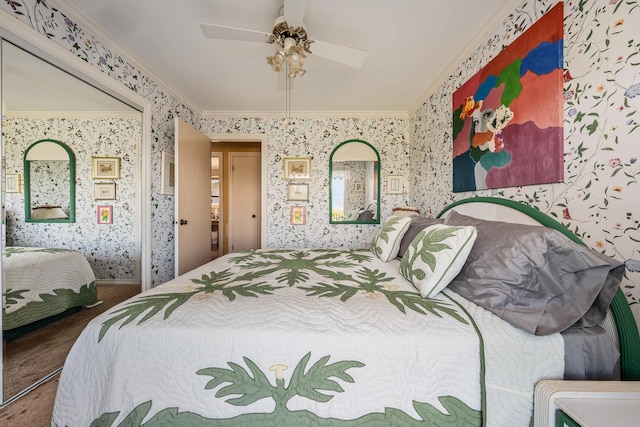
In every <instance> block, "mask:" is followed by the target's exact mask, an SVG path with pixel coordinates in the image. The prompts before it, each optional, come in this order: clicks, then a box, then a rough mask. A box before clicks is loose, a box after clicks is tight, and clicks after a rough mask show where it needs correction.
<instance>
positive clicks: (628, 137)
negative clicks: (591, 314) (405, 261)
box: [410, 0, 640, 319]
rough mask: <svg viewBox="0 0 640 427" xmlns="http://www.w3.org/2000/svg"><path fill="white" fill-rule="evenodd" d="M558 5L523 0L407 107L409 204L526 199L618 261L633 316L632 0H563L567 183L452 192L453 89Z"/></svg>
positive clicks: (638, 225) (639, 93) (639, 193)
mask: <svg viewBox="0 0 640 427" xmlns="http://www.w3.org/2000/svg"><path fill="white" fill-rule="evenodd" d="M556 3H557V1H548V0H538V1H523V2H522V3H521V5H520V6H519V7H517V8H516V9H515V10H514V11H513V13H512V14H511V15H510V16H509V18H508V19H506V20H505V21H504V22H503V23H502V25H501V26H500V27H499V28H497V29H496V30H495V31H494V32H493V34H492V35H491V36H489V37H488V38H487V39H486V40H481V41H479V47H478V49H477V50H476V51H475V52H474V53H473V54H472V55H471V56H470V57H469V58H468V59H467V60H466V61H464V62H463V63H462V64H460V66H459V67H458V68H457V69H456V70H455V72H454V73H453V74H451V75H450V76H449V77H448V78H447V79H446V80H445V81H444V82H442V84H441V85H440V86H439V87H438V88H437V89H436V90H435V91H434V93H433V94H431V95H430V96H429V98H428V99H427V100H426V101H425V102H424V104H423V105H422V106H421V107H420V108H419V109H418V110H417V111H416V112H415V113H414V114H412V116H411V118H410V122H411V124H410V127H411V129H410V139H411V142H412V146H411V153H412V155H411V166H410V170H411V177H410V192H411V195H412V200H411V201H412V203H413V204H415V205H417V206H418V207H421V208H422V210H423V211H426V212H430V213H432V214H437V213H438V212H439V211H440V210H441V209H442V208H443V207H444V206H445V205H447V204H449V203H450V202H452V201H454V200H457V199H460V198H466V197H470V196H474V195H478V196H497V197H505V198H509V199H514V200H517V201H520V202H524V203H528V204H530V205H531V206H533V207H535V208H537V209H539V210H541V211H543V212H545V213H547V214H549V215H551V216H553V217H555V218H556V219H558V220H559V221H560V222H561V223H563V224H564V225H565V226H567V227H568V228H569V229H570V230H572V231H573V232H575V233H576V234H577V235H578V236H579V237H580V238H582V239H583V240H584V241H585V243H587V244H588V245H589V246H591V247H592V248H595V249H597V250H599V251H601V252H603V253H605V254H606V255H609V256H612V257H615V258H617V259H619V260H621V261H624V262H625V265H626V273H625V278H624V279H623V283H622V288H623V290H624V292H625V294H626V296H627V299H628V301H629V303H630V304H631V308H632V310H633V311H634V314H635V316H636V319H640V304H638V301H639V298H640V288H639V285H640V209H639V208H638V206H640V205H639V204H638V200H639V199H640V167H639V164H638V154H639V153H640V151H639V150H638V147H639V146H638V138H639V137H640V129H638V128H639V122H640V114H639V112H638V108H640V33H638V30H637V29H638V28H640V5H639V4H638V2H637V1H623V0H582V1H565V2H564V15H565V17H564V77H565V78H564V166H565V174H564V176H565V178H564V182H563V183H558V184H547V185H537V186H527V187H516V188H505V189H499V190H484V191H478V192H468V193H453V192H452V133H451V96H452V94H453V92H454V91H455V90H456V89H457V88H458V87H460V86H461V85H462V84H463V83H464V82H465V81H467V79H468V78H469V77H471V76H472V75H473V74H475V73H476V72H477V71H478V70H479V69H480V68H481V67H482V66H484V65H485V64H486V63H487V62H488V61H489V60H490V59H491V58H492V57H494V56H495V55H496V54H497V53H498V52H500V50H501V49H503V48H504V46H507V45H508V44H509V43H511V42H512V41H513V40H514V39H516V38H517V37H518V36H519V35H520V34H522V33H523V32H524V31H526V29H527V28H529V27H530V26H531V24H532V23H534V22H535V21H536V20H537V19H538V18H540V17H541V16H542V15H543V14H544V13H545V12H546V11H547V10H549V9H550V8H551V7H552V6H554V5H555V4H556ZM540 155H544V153H540Z"/></svg>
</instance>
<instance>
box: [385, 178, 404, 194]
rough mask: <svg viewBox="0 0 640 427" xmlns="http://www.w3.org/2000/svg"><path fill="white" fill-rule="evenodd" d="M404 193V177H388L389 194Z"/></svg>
mask: <svg viewBox="0 0 640 427" xmlns="http://www.w3.org/2000/svg"><path fill="white" fill-rule="evenodd" d="M403 191H404V176H402V175H387V194H402V193H403Z"/></svg>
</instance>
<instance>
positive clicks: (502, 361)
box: [53, 249, 564, 427]
mask: <svg viewBox="0 0 640 427" xmlns="http://www.w3.org/2000/svg"><path fill="white" fill-rule="evenodd" d="M563 356H564V353H563V344H562V338H561V337H559V336H557V337H556V336H547V337H536V336H533V335H530V334H528V333H526V332H523V331H521V330H518V329H516V328H514V327H512V326H511V325H509V324H507V323H506V322H503V321H501V320H499V319H498V318H497V317H496V316H494V315H493V314H491V313H489V312H488V311H485V310H484V309H481V308H480V307H478V306H475V305H474V304H471V303H469V302H466V301H465V300H464V299H462V298H460V297H459V296H457V295H455V294H453V293H450V292H446V293H441V294H439V295H438V296H436V297H435V298H432V299H427V298H422V297H421V296H420V294H419V292H418V291H417V290H416V289H415V288H414V287H413V285H411V283H410V282H408V281H407V280H405V279H404V278H403V277H402V276H401V275H400V273H399V272H398V262H396V261H392V262H387V263H384V262H382V261H380V260H379V259H378V258H377V257H375V256H374V255H373V254H372V253H371V252H369V251H367V250H332V249H317V250H257V251H249V252H241V253H234V254H229V255H226V256H224V257H222V258H219V259H217V260H215V261H212V262H210V263H208V264H206V265H204V266H202V267H199V268H197V269H195V270H193V271H192V272H190V273H188V274H186V275H183V276H181V277H178V278H176V279H174V280H172V281H170V282H168V283H165V284H163V285H161V286H158V287H156V288H154V289H152V290H150V291H147V292H145V293H143V294H140V295H138V296H136V297H134V298H132V299H130V300H128V301H125V302H124V303H121V304H120V305H118V306H116V307H114V308H113V309H111V310H109V311H107V312H105V313H103V314H102V315H100V316H98V317H97V318H95V319H94V320H93V321H92V322H91V323H90V324H89V325H88V326H87V328H86V329H85V330H84V332H83V333H82V334H81V336H80V337H79V339H78V341H77V342H76V344H75V345H74V347H73V349H72V350H71V352H70V354H69V356H68V358H67V361H66V363H65V366H64V369H63V371H62V375H61V378H60V383H59V386H58V393H57V397H56V401H55V406H54V412H53V425H56V426H89V425H93V426H119V425H127V426H153V425H172V426H174V425H182V426H219V425H247V426H248V425H266V426H276V425H277V426H286V425H289V426H303V425H332V426H336V425H344V426H376V425H401V426H411V425H439V426H447V425H450V426H456V427H457V426H464V425H483V424H487V425H504V424H503V423H504V421H505V420H508V421H509V424H508V425H527V424H528V422H529V418H530V417H531V411H532V396H533V385H534V384H535V382H537V381H538V379H540V378H561V377H562V371H563V363H564V362H563Z"/></svg>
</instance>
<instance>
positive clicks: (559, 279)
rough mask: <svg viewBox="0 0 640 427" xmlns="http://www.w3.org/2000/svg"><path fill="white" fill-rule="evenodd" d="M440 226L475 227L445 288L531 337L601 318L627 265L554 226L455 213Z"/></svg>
mask: <svg viewBox="0 0 640 427" xmlns="http://www.w3.org/2000/svg"><path fill="white" fill-rule="evenodd" d="M444 223H445V224H448V225H474V226H476V228H477V231H478V238H477V240H476V243H475V245H474V246H473V249H472V250H471V253H470V254H469V257H468V259H467V262H466V263H465V265H464V267H463V268H462V270H461V271H460V274H459V275H458V276H457V277H456V278H455V279H454V280H453V281H452V282H451V284H450V285H449V288H450V289H451V290H453V291H455V292H456V293H458V294H460V295H461V296H463V297H464V298H466V299H468V300H470V301H472V302H474V303H475V304H477V305H479V306H481V307H484V308H486V309H487V310H489V311H491V312H493V313H494V314H496V315H498V316H499V317H501V318H502V319H504V320H506V321H508V322H509V323H511V324H513V325H515V326H517V327H519V328H521V329H524V330H526V331H529V332H531V333H533V334H536V335H548V334H552V333H555V332H560V331H563V330H565V329H567V328H569V327H571V326H572V325H573V326H577V327H590V326H595V325H597V324H598V323H600V322H601V321H602V320H603V319H604V316H605V314H606V309H607V307H609V304H610V303H611V300H612V299H613V295H614V294H615V292H616V290H617V289H618V286H619V284H620V280H621V279H622V274H623V273H624V264H622V263H620V262H618V261H616V260H615V259H613V258H609V257H606V256H604V255H602V254H600V253H598V252H597V251H594V250H592V249H589V248H587V247H586V246H582V245H580V244H578V243H575V242H573V241H571V240H570V239H569V238H568V237H567V236H565V235H563V234H562V233H560V232H559V231H557V230H553V229H551V228H547V227H543V226H535V225H522V224H513V223H507V222H499V221H485V220H480V219H477V218H472V217H468V216H465V215H461V214H459V213H457V212H455V211H451V212H450V213H449V214H448V215H447V217H446V218H445V222H444Z"/></svg>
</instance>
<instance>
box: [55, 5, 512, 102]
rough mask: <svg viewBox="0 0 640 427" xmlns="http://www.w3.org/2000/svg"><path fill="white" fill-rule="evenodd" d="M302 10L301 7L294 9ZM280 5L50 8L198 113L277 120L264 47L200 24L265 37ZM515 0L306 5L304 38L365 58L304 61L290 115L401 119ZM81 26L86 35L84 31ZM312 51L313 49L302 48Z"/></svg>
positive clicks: (278, 98)
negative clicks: (207, 33)
mask: <svg viewBox="0 0 640 427" xmlns="http://www.w3.org/2000/svg"><path fill="white" fill-rule="evenodd" d="M301 1H304V0H301ZM282 2H283V0H189V1H175V0H136V1H131V0H109V1H104V0H52V2H51V3H55V4H57V5H58V6H59V7H60V9H61V10H63V11H64V12H65V13H67V14H68V15H69V16H70V17H71V18H72V19H77V20H80V21H81V22H83V23H85V25H82V27H83V28H85V29H87V30H88V32H90V33H94V35H95V36H96V37H98V38H99V39H102V40H104V41H105V42H106V44H107V45H112V47H113V48H114V49H115V50H116V51H119V52H122V53H123V55H124V56H125V58H126V59H127V60H129V61H131V62H132V63H133V64H134V65H136V66H138V67H139V68H141V69H142V71H143V72H145V73H146V74H148V75H150V76H151V77H152V78H154V79H155V80H157V81H158V82H160V83H162V84H163V86H166V87H167V89H169V90H170V91H171V92H172V93H174V94H175V95H177V96H178V97H179V99H181V100H182V102H185V103H186V104H187V105H189V106H190V107H192V108H194V109H195V110H196V111H197V112H205V113H206V112H215V111H218V112H219V111H254V112H257V111H260V112H282V111H283V110H284V109H285V100H286V91H284V90H281V89H278V78H277V74H276V73H275V72H274V71H272V70H271V67H270V66H269V65H268V64H267V63H266V59H265V58H266V57H267V56H269V55H272V54H273V52H274V51H275V48H274V47H273V45H269V44H266V43H257V42H243V41H231V40H213V39H208V38H205V37H204V36H203V34H202V32H201V29H200V24H201V23H207V24H219V25H226V26H231V27H238V28H246V29H252V30H256V31H263V32H271V29H272V26H273V21H274V19H275V18H276V17H277V15H278V11H279V9H280V7H281V6H282V4H283V3H282ZM518 3H520V0H308V4H307V10H306V14H305V19H304V21H305V24H306V28H307V32H308V34H309V38H311V39H318V40H322V41H324V42H330V43H336V44H341V45H345V46H351V47H356V48H360V49H364V50H366V51H368V56H367V59H366V61H365V63H364V66H363V67H362V68H360V69H356V68H352V67H349V66H346V65H342V64H340V63H336V62H332V61H329V60H327V59H324V58H321V57H317V56H313V55H309V56H308V58H307V61H306V64H305V68H306V70H307V73H306V74H305V75H304V76H302V77H297V78H296V79H295V84H294V90H293V92H292V94H291V110H292V111H294V112H296V111H300V112H305V111H314V112H319V111H327V112H330V111H340V112H345V111H358V112H363V111H371V112H407V111H409V110H411V108H413V107H414V106H415V105H416V103H418V102H419V101H420V100H421V98H422V96H423V95H424V93H425V91H427V89H429V88H430V87H431V85H432V84H434V83H437V82H438V81H439V80H441V79H442V76H443V73H445V72H451V71H452V65H453V64H459V63H460V62H461V61H462V60H464V59H465V58H466V56H468V55H470V54H471V52H472V51H473V50H474V49H476V48H477V47H478V45H479V44H481V43H483V42H484V41H485V39H486V37H487V36H488V35H489V34H490V33H491V32H492V31H493V30H495V27H496V25H497V24H498V23H500V22H501V21H502V20H503V19H504V18H505V17H506V16H507V15H508V13H510V12H511V11H513V9H514V8H515V6H516V5H517V4H518ZM87 25H88V27H87ZM311 51H312V52H313V45H311Z"/></svg>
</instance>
